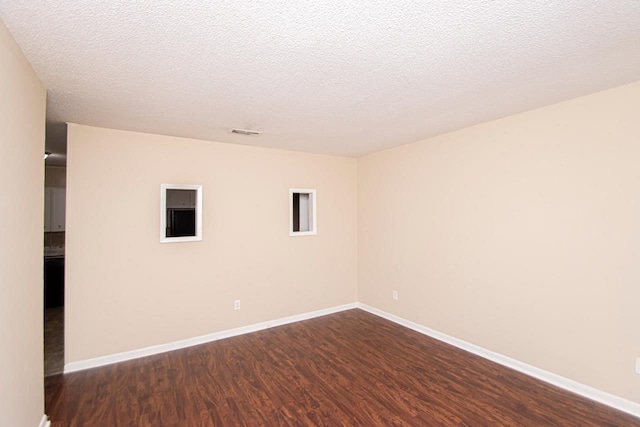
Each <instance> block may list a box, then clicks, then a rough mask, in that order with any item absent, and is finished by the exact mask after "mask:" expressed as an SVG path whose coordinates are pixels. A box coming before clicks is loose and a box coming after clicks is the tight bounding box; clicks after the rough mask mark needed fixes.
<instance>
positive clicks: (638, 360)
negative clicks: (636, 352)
mask: <svg viewBox="0 0 640 427" xmlns="http://www.w3.org/2000/svg"><path fill="white" fill-rule="evenodd" d="M636 374H640V357H636Z"/></svg>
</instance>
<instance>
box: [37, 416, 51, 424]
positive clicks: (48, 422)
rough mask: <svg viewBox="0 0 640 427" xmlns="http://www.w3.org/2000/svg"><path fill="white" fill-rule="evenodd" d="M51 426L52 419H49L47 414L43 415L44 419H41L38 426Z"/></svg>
mask: <svg viewBox="0 0 640 427" xmlns="http://www.w3.org/2000/svg"><path fill="white" fill-rule="evenodd" d="M50 426H51V421H49V417H47V414H44V415H43V416H42V419H41V420H40V424H38V427H50Z"/></svg>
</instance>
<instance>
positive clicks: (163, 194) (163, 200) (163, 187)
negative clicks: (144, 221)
mask: <svg viewBox="0 0 640 427" xmlns="http://www.w3.org/2000/svg"><path fill="white" fill-rule="evenodd" d="M167 190H195V191H196V235H195V236H180V237H167ZM200 240H202V185H200V184H160V243H178V242H197V241H200Z"/></svg>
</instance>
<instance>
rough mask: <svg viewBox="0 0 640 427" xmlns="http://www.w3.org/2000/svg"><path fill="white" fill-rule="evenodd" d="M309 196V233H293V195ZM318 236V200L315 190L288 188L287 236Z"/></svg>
mask: <svg viewBox="0 0 640 427" xmlns="http://www.w3.org/2000/svg"><path fill="white" fill-rule="evenodd" d="M294 193H300V194H309V203H310V204H311V209H310V210H309V216H310V218H309V228H310V230H309V231H293V194H294ZM316 234H318V198H317V196H316V190H315V189H312V188H290V189H289V236H291V237H295V236H314V235H316Z"/></svg>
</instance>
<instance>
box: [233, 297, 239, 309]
mask: <svg viewBox="0 0 640 427" xmlns="http://www.w3.org/2000/svg"><path fill="white" fill-rule="evenodd" d="M233 309H234V310H240V300H239V299H237V300H235V302H234V303H233Z"/></svg>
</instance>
